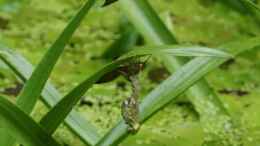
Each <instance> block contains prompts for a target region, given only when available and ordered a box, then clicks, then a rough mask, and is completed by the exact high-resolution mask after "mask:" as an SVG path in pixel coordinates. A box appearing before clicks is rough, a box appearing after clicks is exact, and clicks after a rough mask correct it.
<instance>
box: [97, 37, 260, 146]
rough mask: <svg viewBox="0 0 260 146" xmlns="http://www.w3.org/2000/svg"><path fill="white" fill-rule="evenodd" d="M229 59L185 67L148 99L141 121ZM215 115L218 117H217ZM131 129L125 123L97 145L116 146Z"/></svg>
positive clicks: (252, 42) (232, 46)
mask: <svg viewBox="0 0 260 146" xmlns="http://www.w3.org/2000/svg"><path fill="white" fill-rule="evenodd" d="M259 40H260V37H256V38H252V39H245V40H244V39H242V40H239V41H235V42H231V43H228V44H225V45H222V46H220V48H223V49H224V50H226V51H228V50H229V52H230V53H232V54H233V55H238V54H239V53H241V52H243V51H246V50H248V49H252V48H255V47H260V41H259ZM225 60H226V59H217V58H213V57H197V58H195V59H193V60H192V61H190V62H188V63H187V64H185V65H184V66H183V67H181V68H180V69H179V70H177V71H176V73H175V74H173V75H172V76H170V77H169V78H168V79H167V80H165V81H164V82H163V83H161V84H160V85H159V86H158V87H157V88H156V89H154V90H153V91H152V92H151V93H149V94H148V95H147V96H146V97H145V98H144V100H143V101H142V102H141V105H140V117H139V118H140V122H145V120H147V119H148V118H149V117H150V116H152V115H154V114H155V113H156V112H157V111H159V110H160V109H161V108H163V107H164V106H166V105H167V103H169V102H170V101H172V100H174V99H176V97H177V96H178V95H180V94H181V93H183V92H184V91H185V90H187V89H188V88H189V87H190V86H192V85H193V84H194V83H195V82H196V81H198V80H199V79H200V78H201V77H203V76H204V75H205V74H206V73H208V72H209V71H211V70H213V69H214V68H216V67H218V66H219V65H220V64H222V63H223V62H224V61H225ZM211 116H213V117H214V116H216V115H211ZM127 128H128V127H127V125H126V124H125V123H124V121H123V120H121V121H120V122H119V123H118V124H117V125H116V126H115V127H114V128H113V129H112V130H110V131H109V132H108V133H107V134H106V135H105V136H104V137H103V138H102V139H101V140H100V142H99V143H98V144H96V146H111V145H116V144H117V143H119V142H120V141H122V140H123V139H124V138H126V137H127V136H128V135H129V133H128V131H127ZM226 132H228V131H226Z"/></svg>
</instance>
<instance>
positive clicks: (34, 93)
mask: <svg viewBox="0 0 260 146" xmlns="http://www.w3.org/2000/svg"><path fill="white" fill-rule="evenodd" d="M94 3H95V0H88V1H87V2H86V4H85V5H84V6H83V7H82V8H81V9H80V10H79V12H78V13H77V15H76V16H75V17H73V18H72V20H71V21H70V23H69V24H68V25H67V27H66V28H65V29H64V31H63V32H62V33H61V35H60V36H59V38H58V39H57V40H56V41H55V42H54V44H53V45H52V46H51V48H50V49H49V50H48V51H47V53H46V54H45V55H44V57H43V58H42V60H41V61H40V63H39V64H38V65H37V67H36V68H35V70H34V71H33V73H32V75H31V77H30V78H29V79H28V81H27V82H26V84H25V86H24V88H23V90H22V91H21V93H20V95H19V96H18V99H17V105H18V106H19V107H20V108H21V109H23V110H24V111H25V112H26V113H30V112H31V111H32V109H33V107H34V105H35V103H36V101H37V97H39V96H40V94H41V91H42V89H43V87H44V85H45V83H46V81H47V80H48V78H49V76H50V74H51V71H52V69H53V67H54V66H55V64H56V62H57V61H58V59H59V57H60V55H61V53H62V52H63V50H64V48H65V45H66V43H68V41H69V40H70V38H71V37H72V35H73V33H74V32H75V30H76V29H77V28H78V27H79V25H80V23H81V21H82V20H83V18H84V17H85V15H86V14H87V13H88V11H89V10H90V8H91V7H92V6H93V5H94Z"/></svg>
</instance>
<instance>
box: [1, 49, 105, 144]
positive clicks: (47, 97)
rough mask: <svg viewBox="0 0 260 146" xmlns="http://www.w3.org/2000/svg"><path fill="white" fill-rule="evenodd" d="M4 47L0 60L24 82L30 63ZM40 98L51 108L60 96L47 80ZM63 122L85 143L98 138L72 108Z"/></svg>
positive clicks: (28, 75)
mask: <svg viewBox="0 0 260 146" xmlns="http://www.w3.org/2000/svg"><path fill="white" fill-rule="evenodd" d="M5 48H6V47H3V46H1V47H0V59H1V61H3V62H4V63H5V65H7V66H8V67H9V68H10V69H11V70H12V71H13V72H14V73H15V74H16V76H18V78H20V79H21V80H22V81H24V82H25V81H26V80H27V79H29V77H30V76H31V73H32V70H33V67H32V65H31V64H30V63H29V62H28V61H27V60H26V59H25V58H24V57H23V56H21V55H20V54H18V53H15V52H13V51H11V50H10V49H5ZM41 98H42V100H43V101H44V103H45V104H46V105H47V106H48V107H50V108H51V107H53V106H54V105H56V104H57V103H58V101H59V100H60V99H61V98H62V96H61V94H60V93H59V92H58V91H57V90H56V89H55V88H54V86H53V85H52V84H51V83H50V82H47V84H46V86H45V87H44V89H43V91H42V93H41ZM65 124H66V125H67V126H68V127H69V128H70V129H71V130H72V132H74V134H75V135H77V136H79V137H80V138H81V139H82V141H84V142H85V143H86V144H90V145H93V144H95V143H97V141H98V140H99V139H100V135H99V134H98V133H97V128H96V127H95V126H94V125H92V124H91V123H90V122H89V121H87V120H85V119H84V118H83V117H81V116H80V114H79V113H77V112H76V111H74V110H72V111H71V113H70V114H69V115H68V117H67V118H66V119H65ZM1 138H2V139H3V138H4V137H3V136H1V137H0V141H4V140H2V139H1ZM6 142H8V141H6ZM5 145H7V144H5Z"/></svg>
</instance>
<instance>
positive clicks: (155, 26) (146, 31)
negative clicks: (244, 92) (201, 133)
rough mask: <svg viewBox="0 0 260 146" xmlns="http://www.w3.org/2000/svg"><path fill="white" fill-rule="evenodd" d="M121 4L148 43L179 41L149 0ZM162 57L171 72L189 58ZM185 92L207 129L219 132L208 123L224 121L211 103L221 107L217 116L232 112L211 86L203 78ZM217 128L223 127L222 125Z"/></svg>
mask: <svg viewBox="0 0 260 146" xmlns="http://www.w3.org/2000/svg"><path fill="white" fill-rule="evenodd" d="M119 4H120V8H121V9H122V10H123V12H124V14H125V15H126V16H127V17H128V19H129V21H130V22H132V23H133V24H134V26H135V27H136V29H137V30H138V32H139V33H140V34H141V35H142V36H143V37H144V38H145V39H146V40H147V41H148V42H149V43H151V44H156V45H162V44H174V43H177V41H176V39H175V38H174V36H173V35H172V34H171V32H170V31H169V30H168V28H167V27H166V26H165V25H164V24H163V22H162V21H161V19H160V18H159V16H158V15H157V14H156V12H155V11H154V10H153V8H152V7H151V5H150V4H149V3H148V1H147V0H120V1H119ZM191 33H192V32H191ZM159 58H160V59H161V60H162V61H163V63H164V65H165V67H166V68H167V69H168V71H169V72H171V73H174V72H175V71H176V70H178V69H179V68H181V67H182V66H183V64H185V63H186V62H187V59H183V58H179V57H175V58H173V57H172V56H169V55H160V56H159ZM185 93H186V96H187V97H188V99H189V100H190V101H191V102H192V104H193V105H194V107H195V109H196V111H197V112H198V113H199V115H200V116H201V118H200V120H201V122H202V123H203V124H204V129H205V131H209V132H213V133H214V132H216V130H215V128H212V129H209V127H208V126H210V125H219V124H222V123H220V122H221V121H218V120H216V119H214V117H213V116H212V115H211V114H210V113H209V112H208V109H210V108H211V107H213V108H214V109H218V110H216V117H225V118H228V117H230V116H229V113H228V112H227V110H226V109H225V108H224V105H223V104H222V103H221V101H220V100H219V98H218V96H217V95H216V94H215V92H214V91H213V90H212V89H211V87H210V86H209V84H208V82H207V81H206V80H205V79H201V80H200V81H199V82H197V83H196V84H195V85H193V86H192V87H191V88H189V90H187V91H186V92H185ZM201 101H205V102H208V103H210V104H206V105H205V104H204V103H203V102H201ZM209 119H211V120H209ZM231 125H233V123H231ZM222 126H223V125H222ZM216 127H217V126H216ZM218 127H220V126H218ZM218 130H219V131H220V130H221V129H218ZM223 130H224V127H222V131H221V132H223ZM215 135H217V136H222V134H219V133H217V134H215ZM222 138H223V137H222Z"/></svg>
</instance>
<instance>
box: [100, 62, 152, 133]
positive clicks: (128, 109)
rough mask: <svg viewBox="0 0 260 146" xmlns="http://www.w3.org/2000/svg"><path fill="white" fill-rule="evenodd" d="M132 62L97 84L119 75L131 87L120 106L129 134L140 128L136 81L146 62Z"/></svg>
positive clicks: (138, 91) (138, 89)
mask: <svg viewBox="0 0 260 146" xmlns="http://www.w3.org/2000/svg"><path fill="white" fill-rule="evenodd" d="M149 58H150V57H148V58H147V59H146V60H145V61H140V60H133V61H130V62H128V63H127V64H124V65H122V66H121V67H119V68H118V69H117V70H115V71H113V72H111V73H108V74H107V75H105V76H103V77H102V78H101V79H100V80H99V81H98V82H97V83H104V82H108V81H111V80H113V79H114V78H116V77H118V76H119V75H123V76H124V77H125V78H126V79H127V80H128V81H129V82H130V83H131V86H132V94H131V96H130V97H128V98H126V99H125V100H124V101H123V102H122V104H121V114H122V117H123V119H124V121H125V123H126V124H127V125H128V130H129V132H131V133H136V132H137V131H138V130H139V128H140V123H139V102H138V97H139V93H140V85H139V80H138V73H139V72H140V71H142V70H143V69H144V65H145V63H146V62H147V61H148V59H149Z"/></svg>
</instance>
